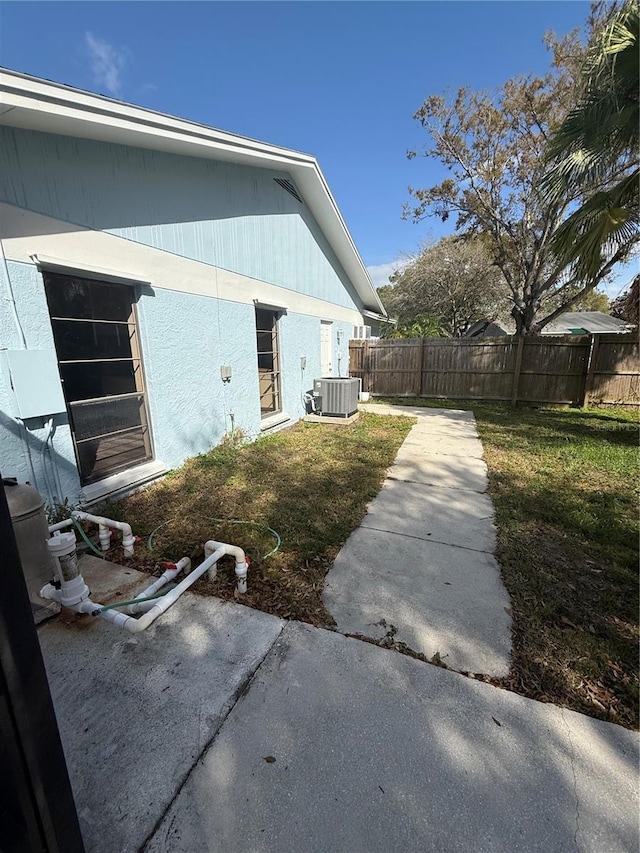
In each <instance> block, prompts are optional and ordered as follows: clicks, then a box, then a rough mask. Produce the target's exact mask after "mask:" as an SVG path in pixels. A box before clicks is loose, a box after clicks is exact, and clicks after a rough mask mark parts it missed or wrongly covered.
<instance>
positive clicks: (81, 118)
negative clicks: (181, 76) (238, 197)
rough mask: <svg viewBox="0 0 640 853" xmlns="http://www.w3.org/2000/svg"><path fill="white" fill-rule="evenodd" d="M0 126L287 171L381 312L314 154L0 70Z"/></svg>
mask: <svg viewBox="0 0 640 853" xmlns="http://www.w3.org/2000/svg"><path fill="white" fill-rule="evenodd" d="M0 124H6V125H10V126H13V127H21V128H25V129H28V130H39V131H42V132H46V133H56V134H60V135H63V136H75V137H79V138H84V139H94V140H97V141H102V142H112V143H116V144H120V145H130V146H133V147H138V148H150V149H152V150H156V151H165V152H168V153H173V154H180V155H185V156H191V157H202V158H205V159H215V160H222V161H226V162H231V163H238V164H241V165H248V166H249V165H250V166H253V167H256V168H266V169H275V170H284V171H287V172H289V173H290V174H291V176H292V177H293V179H294V180H295V183H296V186H297V187H298V189H299V190H300V192H301V194H302V196H303V198H304V200H305V202H306V204H307V205H308V207H309V210H310V211H311V213H312V214H313V216H314V218H315V219H316V221H317V222H318V225H319V226H320V228H321V229H322V231H323V233H324V234H325V236H326V238H327V240H328V242H329V245H330V246H331V248H332V249H333V251H334V252H335V255H336V257H337V258H338V260H339V261H340V263H341V265H342V267H343V268H344V270H345V272H346V274H347V275H348V277H349V279H350V280H351V282H352V283H353V285H354V287H355V289H356V292H357V294H358V296H359V297H360V299H361V300H362V306H363V309H366V310H373V311H374V312H376V313H380V314H382V315H383V316H384V315H385V313H386V312H385V310H384V307H383V306H382V303H381V302H380V299H379V297H378V294H377V293H376V291H375V288H374V287H373V284H372V282H371V279H370V278H369V274H368V272H367V270H366V267H365V266H364V263H363V262H362V259H361V258H360V255H359V254H358V250H357V249H356V246H355V243H354V242H353V239H352V238H351V235H350V234H349V231H348V229H347V226H346V224H345V222H344V220H343V219H342V216H341V214H340V211H339V209H338V206H337V204H336V202H335V200H334V198H333V196H332V195H331V191H330V190H329V187H328V185H327V182H326V180H325V178H324V175H323V174H322V171H321V170H320V166H319V165H318V162H317V160H316V159H315V157H312V156H311V155H309V154H303V153H301V152H298V151H292V150H289V149H287V148H280V147H278V146H275V145H269V144H268V143H264V142H258V141H257V140H254V139H249V138H247V137H243V136H238V135H236V134H232V133H227V132H225V131H221V130H216V129H215V128H211V127H207V126H206V125H202V124H198V123H196V122H190V121H186V120H184V119H179V118H176V117H175V116H169V115H165V114H163V113H157V112H154V111H152V110H147V109H143V108H141V107H136V106H133V105H131V104H125V103H123V102H121V101H115V100H112V99H111V98H106V97H104V96H101V95H93V94H91V93H89V92H84V91H82V90H79V89H74V88H72V87H69V86H64V85H61V84H58V83H51V82H49V81H46V80H41V79H38V78H34V77H30V76H28V75H24V74H20V73H17V72H14V71H6V70H2V69H0Z"/></svg>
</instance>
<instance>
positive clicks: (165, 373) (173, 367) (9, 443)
mask: <svg viewBox="0 0 640 853" xmlns="http://www.w3.org/2000/svg"><path fill="white" fill-rule="evenodd" d="M7 267H8V271H9V276H10V285H11V290H12V291H13V292H14V294H16V295H17V299H16V304H17V310H18V317H19V320H20V324H21V326H22V329H23V331H24V335H25V339H26V343H27V348H28V349H53V347H54V344H53V335H52V331H51V322H50V320H49V313H48V309H47V303H46V298H45V293H44V283H43V280H42V276H41V274H40V273H39V271H38V270H37V269H36V267H35V266H33V265H31V264H24V263H15V262H12V261H9V262H8V265H7ZM9 292H10V291H9V288H8V283H7V281H6V277H5V275H4V271H2V298H3V303H4V305H5V306H6V307H7V310H3V311H2V313H1V315H0V347H2V348H8V349H20V348H21V347H22V343H21V338H20V334H19V332H18V329H17V326H16V323H15V321H14V320H13V319H12V314H11V311H10V310H8V307H9V302H8V295H9ZM136 295H137V301H136V311H137V316H138V328H139V334H140V343H141V348H142V357H143V366H144V372H145V379H146V387H147V397H148V406H149V414H150V420H151V430H152V435H153V443H154V451H155V453H154V455H155V458H156V459H157V460H160V461H162V462H163V463H164V464H165V465H166V467H167V468H173V467H176V466H178V465H180V464H181V463H182V462H183V461H184V460H185V459H186V458H188V457H189V456H193V455H195V454H197V453H203V452H206V451H207V450H209V449H210V448H211V447H213V446H215V445H216V444H217V443H218V442H219V441H220V439H221V438H222V436H223V435H224V434H225V433H226V432H228V431H229V430H230V429H231V426H232V424H231V415H232V414H233V417H234V424H235V426H236V427H240V428H241V429H242V430H243V431H244V433H245V434H246V435H247V436H248V437H249V438H254V437H255V436H257V435H258V434H259V433H260V430H261V426H262V423H261V419H260V404H259V394H258V374H257V357H256V342H255V316H254V308H253V306H252V305H247V304H242V303H236V302H231V301H227V300H222V299H215V298H212V297H204V296H197V295H194V294H188V293H180V292H177V291H171V290H165V289H163V288H158V287H149V286H141V287H138V288H136ZM350 328H351V327H350V324H349V323H345V322H334V323H333V326H332V344H333V350H334V352H333V362H334V365H335V366H336V368H335V373H336V375H338V368H337V365H338V364H339V363H341V364H342V366H343V372H342V375H346V373H345V371H346V369H347V367H348V362H347V360H346V359H347V358H348V340H349V333H350ZM339 329H340V330H341V331H342V332H343V336H342V343H341V345H340V350H341V351H342V353H343V358H342V361H341V362H339V359H338V344H337V331H338V330H339ZM279 339H280V341H279V342H280V357H281V372H282V402H283V411H284V413H286V414H288V415H289V417H290V422H291V421H295V420H297V419H298V418H300V417H301V416H303V415H304V413H305V409H304V401H303V393H304V392H305V391H310V390H311V389H312V386H313V380H314V379H316V378H317V377H318V376H320V320H319V318H317V317H310V316H306V315H303V314H295V313H285V314H283V315H282V316H281V318H280V320H279ZM301 357H304V358H305V359H306V368H305V370H304V372H303V371H302V369H301V362H300V359H301ZM222 364H228V365H230V366H231V368H232V378H231V381H230V382H229V383H223V382H222V379H221V376H220V366H221V365H222ZM54 423H55V426H56V431H55V435H54V438H53V456H52V462H53V463H54V465H55V471H54V470H53V468H52V466H51V464H49V463H48V460H47V458H46V457H45V455H44V454H43V451H44V441H45V437H46V434H47V430H46V429H45V424H44V420H43V419H31V420H29V421H27V422H26V424H25V426H24V427H23V426H21V424H20V422H19V421H18V420H16V418H14V417H13V413H12V411H11V405H10V397H9V393H8V389H7V388H6V387H5V383H4V379H3V378H2V377H1V376H0V448H1V450H2V454H1V455H2V474H3V475H4V476H16V477H18V479H19V480H20V481H24V480H30V481H32V482H34V484H35V486H36V488H38V490H39V491H40V492H41V493H42V494H43V495H44V496H45V497H46V498H47V500H48V501H49V502H51V501H52V500H53V497H54V496H55V497H56V498H57V499H58V500H62V499H64V498H68V499H69V501H70V503H72V504H77V503H78V502H80V501H81V499H82V491H81V486H80V482H79V478H78V473H77V468H76V462H75V455H74V450H73V443H72V440H71V432H70V429H69V425H68V419H67V415H66V414H64V413H63V414H57V415H56V416H55V418H54ZM27 446H28V448H29V453H28V452H27ZM29 459H30V460H31V464H30V461H29Z"/></svg>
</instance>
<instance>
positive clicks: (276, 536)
mask: <svg viewBox="0 0 640 853" xmlns="http://www.w3.org/2000/svg"><path fill="white" fill-rule="evenodd" d="M174 520H175V519H173V518H170V519H168V520H167V521H163V522H162V524H159V525H158V526H157V527H156V528H154V530H152V531H151V533H150V535H149V538H148V539H147V550H148V551H153V537H154V536H155V535H156V533H157V532H158V530H161V529H162V528H163V527H165V526H166V525H167V524H171V522H172V521H174ZM207 520H208V521H217V522H220V523H221V524H247V525H250V526H251V527H258V528H261V529H266V530H268V531H269V533H270V534H271V535H272V536H273V538H274V539H275V540H276V544H275V547H274V548H272V549H271V550H270V551H269V552H268V553H267V554H265V555H264V557H262V558H261V559H262V560H267V559H268V558H269V557H272V556H273V555H274V554H275V553H276V552H277V551H279V549H280V544H281V542H282V540H281V538H280V534H279V533H278V532H277V531H276V530H274V529H273V528H272V527H268V526H267V525H265V524H261V523H260V522H259V521H243V520H242V519H239V518H209V519H207Z"/></svg>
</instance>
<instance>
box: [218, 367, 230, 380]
mask: <svg viewBox="0 0 640 853" xmlns="http://www.w3.org/2000/svg"><path fill="white" fill-rule="evenodd" d="M220 377H221V379H222V381H223V382H231V366H230V365H228V364H223V365H221V367H220Z"/></svg>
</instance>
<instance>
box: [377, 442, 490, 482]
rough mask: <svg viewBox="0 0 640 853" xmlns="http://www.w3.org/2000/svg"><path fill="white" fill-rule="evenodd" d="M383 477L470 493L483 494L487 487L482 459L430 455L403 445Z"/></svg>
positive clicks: (484, 465) (485, 471)
mask: <svg viewBox="0 0 640 853" xmlns="http://www.w3.org/2000/svg"><path fill="white" fill-rule="evenodd" d="M387 476H388V477H391V478H393V479H394V480H406V481H408V482H410V483H423V484H424V485H426V486H437V487H440V488H444V489H467V490H469V491H472V492H485V491H486V490H487V487H488V485H489V479H488V477H487V466H486V463H485V462H484V461H483V460H482V459H477V458H473V457H461V456H453V455H451V454H449V455H447V456H430V455H427V454H425V453H421V452H420V450H419V448H417V447H415V446H411V445H407V446H406V445H404V444H403V445H402V447H401V448H400V450H399V451H398V455H397V456H396V459H395V462H394V463H393V465H392V466H391V468H390V469H389V471H388V474H387Z"/></svg>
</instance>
